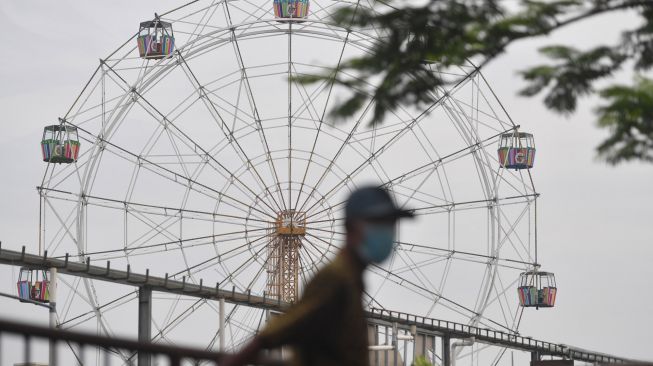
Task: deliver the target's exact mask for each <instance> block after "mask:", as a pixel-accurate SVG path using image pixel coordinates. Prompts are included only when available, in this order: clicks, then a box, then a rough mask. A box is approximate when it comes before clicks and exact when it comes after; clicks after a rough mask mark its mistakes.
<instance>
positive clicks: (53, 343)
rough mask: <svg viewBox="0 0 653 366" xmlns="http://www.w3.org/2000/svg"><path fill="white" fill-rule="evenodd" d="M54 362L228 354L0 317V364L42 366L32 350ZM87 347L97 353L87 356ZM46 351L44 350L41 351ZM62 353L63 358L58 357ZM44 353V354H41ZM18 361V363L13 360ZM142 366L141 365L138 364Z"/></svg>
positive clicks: (184, 359) (213, 358) (172, 363)
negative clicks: (141, 356) (57, 328)
mask: <svg viewBox="0 0 653 366" xmlns="http://www.w3.org/2000/svg"><path fill="white" fill-rule="evenodd" d="M37 348H40V349H38V351H40V352H38V353H39V355H40V356H41V357H44V358H46V360H47V359H50V360H51V361H50V362H49V366H57V365H67V366H68V365H71V366H72V365H80V366H82V365H98V366H109V365H112V364H117V365H136V364H137V363H136V358H137V357H136V355H148V356H149V357H150V359H151V361H150V364H152V365H169V366H180V365H219V364H220V360H222V359H223V358H224V357H225V356H227V354H225V353H219V352H212V351H207V350H202V349H196V348H190V347H179V346H172V345H170V344H160V343H146V342H138V341H135V340H130V339H125V338H114V337H111V338H110V337H104V336H99V335H94V334H88V333H82V332H71V331H65V330H56V329H50V328H46V327H42V326H37V325H31V324H25V323H18V322H14V321H9V320H0V366H5V365H6V366H11V365H16V364H20V365H45V363H44V362H43V361H44V360H36V358H37V357H34V355H33V353H34V351H35V350H37ZM89 349H91V351H92V352H94V353H95V354H96V356H95V357H85V356H88V354H89V353H91V352H89ZM43 351H45V352H43ZM61 353H65V356H66V357H61V356H64V355H61ZM43 354H46V355H47V356H43ZM16 361H18V362H16ZM255 364H256V365H261V366H283V365H285V363H283V362H281V361H277V360H272V359H263V358H261V359H258V360H257V362H256V363H255ZM139 366H141V365H139Z"/></svg>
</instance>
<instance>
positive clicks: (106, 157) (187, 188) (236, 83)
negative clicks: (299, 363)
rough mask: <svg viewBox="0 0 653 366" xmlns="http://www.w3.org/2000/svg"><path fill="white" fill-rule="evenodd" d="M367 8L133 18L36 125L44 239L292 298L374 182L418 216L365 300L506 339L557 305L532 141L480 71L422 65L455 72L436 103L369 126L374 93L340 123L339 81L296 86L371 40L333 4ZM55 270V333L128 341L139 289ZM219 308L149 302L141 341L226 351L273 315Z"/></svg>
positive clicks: (328, 0) (374, 271)
mask: <svg viewBox="0 0 653 366" xmlns="http://www.w3.org/2000/svg"><path fill="white" fill-rule="evenodd" d="M372 3H373V2H367V1H332V0H313V1H311V2H310V8H309V3H308V1H305V0H302V1H279V0H276V1H274V2H273V1H271V0H251V1H243V0H222V1H210V0H207V1H194V2H191V3H189V4H187V5H185V6H181V7H179V8H177V9H174V10H173V11H170V12H167V13H163V14H160V15H156V16H155V17H154V18H153V19H150V20H145V21H143V22H142V23H141V24H140V27H139V31H138V33H136V34H134V35H133V36H132V37H131V38H129V39H127V40H126V42H125V43H124V44H123V45H122V46H120V47H119V48H118V49H117V50H116V51H114V52H113V53H111V54H110V55H109V56H108V57H106V58H104V59H103V60H101V62H100V64H99V65H98V67H97V69H96V70H95V72H94V73H93V75H92V76H91V78H90V80H89V81H88V83H87V84H86V85H85V86H84V88H83V90H82V92H81V93H80V94H79V96H77V98H76V99H75V101H74V103H73V105H72V107H71V108H70V109H69V110H68V111H67V113H66V114H65V115H64V116H63V117H61V120H60V123H59V124H57V125H53V126H48V127H47V128H46V131H50V132H49V133H50V135H52V136H47V138H46V136H44V143H43V154H44V160H45V161H46V162H47V165H46V166H47V167H46V169H45V173H44V176H43V182H42V184H41V185H40V187H39V194H40V200H41V206H42V214H41V218H40V220H41V228H42V229H41V235H40V237H41V239H40V240H41V244H42V246H43V248H45V249H47V250H48V253H49V255H50V256H62V255H64V254H65V253H67V252H69V253H74V254H77V255H79V259H80V260H85V258H86V257H91V259H92V260H93V261H94V262H95V261H99V262H103V261H107V260H110V261H111V265H112V267H113V266H115V267H118V268H120V267H121V266H122V267H126V266H127V265H128V264H129V265H130V266H131V268H132V269H133V270H134V271H136V270H138V269H140V270H141V271H144V270H145V268H148V269H149V270H150V273H152V274H156V273H158V274H159V275H163V274H164V273H165V274H167V275H168V276H170V278H174V279H181V278H182V277H183V278H184V280H185V281H189V282H194V283H199V281H200V279H203V280H204V281H205V283H220V286H224V287H225V288H233V289H235V290H237V291H240V292H250V293H252V294H257V295H263V294H264V293H265V294H266V296H268V297H273V298H278V299H280V300H282V301H289V302H292V301H295V300H296V299H297V298H298V297H299V296H300V294H301V290H302V288H303V286H304V285H305V284H306V282H307V281H309V280H310V278H311V277H312V276H313V274H314V273H315V271H317V270H318V269H319V268H320V267H321V266H323V265H324V264H325V263H327V262H328V261H330V260H331V259H332V258H333V257H334V255H335V253H337V251H338V248H339V247H340V246H341V245H342V243H343V240H344V228H343V225H342V224H343V215H344V202H345V200H346V198H347V196H348V194H349V193H350V192H351V191H352V190H354V189H355V188H356V187H358V186H361V185H363V184H370V183H372V184H377V185H379V186H382V187H384V188H386V189H387V190H388V191H389V192H390V193H391V194H392V195H393V196H394V199H395V200H396V201H397V203H398V204H399V205H400V206H402V207H404V208H406V209H410V210H412V211H413V212H414V213H415V215H416V219H415V220H413V221H411V222H406V223H403V222H402V223H401V225H400V227H399V230H398V237H397V241H396V245H395V248H394V252H393V255H392V256H391V258H390V259H389V260H388V261H387V262H386V263H384V264H382V265H378V266H372V267H371V268H370V269H369V271H368V273H367V274H366V278H365V280H366V291H365V298H364V305H365V307H366V308H368V309H372V308H374V309H379V308H381V309H392V310H400V311H403V312H407V313H413V314H417V315H421V316H428V317H433V318H440V319H447V320H451V321H457V322H462V323H468V324H470V325H478V326H483V327H488V328H492V329H500V330H503V331H509V332H516V331H517V329H518V327H519V323H520V320H521V317H522V313H523V308H524V307H525V306H536V305H539V306H542V307H545V305H550V306H552V305H553V301H554V300H553V298H554V297H555V293H553V295H552V296H553V297H552V296H551V295H550V293H551V291H554V290H550V289H549V287H546V288H545V289H544V290H546V299H544V300H542V299H539V300H538V299H537V297H538V294H537V291H543V289H542V288H538V286H539V287H541V285H539V283H540V280H539V279H540V277H542V276H545V275H546V273H544V272H537V270H538V268H539V264H538V262H537V240H536V238H537V236H536V234H537V232H536V200H537V196H538V195H537V193H536V191H535V187H534V183H533V180H532V177H531V172H530V170H529V168H531V167H532V166H533V159H534V152H535V149H534V145H533V140H532V136H531V135H529V134H526V133H524V132H520V129H519V126H518V125H516V124H515V123H514V122H513V121H512V120H511V119H510V117H509V116H508V114H507V112H506V111H505V109H504V108H503V106H502V105H501V103H500V102H499V101H498V99H497V98H496V96H495V94H494V93H493V91H492V89H491V88H490V86H489V84H488V82H487V80H486V79H485V77H484V76H483V75H482V74H481V72H480V71H479V70H478V69H477V68H476V67H475V65H473V64H472V63H467V64H463V65H459V66H456V67H448V68H443V67H441V66H440V65H438V63H437V61H435V60H434V61H433V62H431V63H429V65H428V66H429V68H430V70H431V71H432V72H433V73H438V74H440V75H442V76H443V77H445V78H446V79H448V80H455V81H456V82H455V83H451V84H449V85H447V86H444V87H442V88H440V89H437V90H434V91H433V96H432V97H433V100H434V101H435V102H434V103H433V104H432V105H430V106H428V107H426V108H424V109H421V110H420V109H416V108H413V107H408V106H399V108H397V110H396V111H395V112H394V113H392V114H390V115H389V116H388V117H387V118H386V120H385V122H384V123H383V124H381V125H373V126H371V125H370V124H369V121H370V119H371V114H372V113H371V111H372V110H373V109H374V106H375V100H374V99H373V98H371V97H368V98H367V100H366V101H365V107H364V108H363V110H362V112H361V113H360V114H359V115H358V116H356V118H354V119H352V120H350V121H347V122H342V123H337V124H334V123H332V121H331V120H330V119H329V114H328V112H329V108H330V106H332V105H333V104H334V103H335V102H337V101H339V100H341V99H342V98H343V97H344V96H345V95H348V94H347V93H350V91H348V90H346V89H344V88H343V87H341V86H339V85H337V84H334V83H333V81H328V80H327V81H322V82H318V83H314V84H300V83H298V82H296V77H300V76H311V75H318V74H320V75H321V74H324V73H329V72H331V73H332V74H333V77H335V76H336V74H338V73H344V71H342V70H339V65H340V63H341V62H343V61H344V60H347V59H349V58H351V57H355V56H357V55H361V54H364V53H366V52H370V49H371V48H372V47H373V45H374V44H376V43H377V42H383V40H384V37H385V35H384V33H383V32H382V31H380V30H377V29H356V28H352V27H349V26H346V25H337V24H334V23H333V22H332V21H331V14H333V12H334V11H335V10H336V9H338V8H339V7H341V6H348V7H353V8H359V7H366V8H371V9H374V10H377V11H383V10H384V9H383V5H382V4H374V6H372ZM135 28H136V27H135ZM346 76H347V77H351V78H356V75H346ZM375 82H376V81H375V80H366V84H365V85H367V86H368V87H369V89H366V90H358V92H359V93H363V94H365V95H369V92H370V90H371V89H372V88H373V87H374V83H375ZM64 134H65V136H64ZM72 134H74V137H71V136H72ZM497 150H499V154H497ZM520 274H522V276H520ZM528 276H530V277H528ZM526 277H528V278H530V280H526V281H524V278H526ZM520 279H521V282H520ZM61 281H62V282H61V283H60V285H59V296H60V299H59V309H58V321H59V325H60V327H61V328H64V329H68V328H83V329H94V330H97V331H98V332H100V333H103V334H115V333H129V332H132V333H133V330H130V329H132V326H133V323H134V322H133V321H134V319H135V312H134V311H133V309H135V305H134V304H136V303H137V301H138V295H137V293H136V292H135V291H133V290H126V289H125V288H124V287H120V286H117V285H116V286H112V285H108V284H106V283H99V282H95V281H92V280H88V279H74V278H73V279H71V278H67V277H65V276H63V278H62V279H61ZM533 281H537V283H538V284H537V285H533ZM550 287H551V288H553V287H554V286H550ZM518 288H519V289H520V292H518V291H517V289H518ZM533 288H534V291H535V293H534V295H533V296H534V297H533V299H531V298H530V296H531V290H532V289H533ZM524 289H526V290H524ZM517 294H519V297H518V296H517ZM524 296H525V297H524ZM540 296H541V295H540ZM529 299H530V300H529ZM543 301H544V302H546V304H545V303H544V302H543ZM520 305H521V306H520ZM217 311H218V309H217V307H216V305H215V304H213V303H212V302H211V301H208V300H197V299H190V298H184V297H178V296H170V295H161V296H159V297H157V298H156V299H155V304H154V309H153V324H152V329H153V335H154V338H153V341H156V342H182V343H184V342H188V340H189V335H192V341H193V342H195V343H196V344H197V343H200V344H201V345H203V346H205V347H207V348H213V347H215V346H216V341H217V337H218V333H219V332H225V334H226V337H227V340H228V347H229V349H233V348H236V347H238V346H239V345H241V344H242V343H243V342H245V341H246V340H248V339H249V338H250V337H251V336H252V334H254V333H255V332H256V331H257V330H258V329H260V328H261V327H262V326H264V324H265V320H266V316H267V314H266V313H265V311H263V310H259V309H255V308H248V307H245V306H235V305H234V306H227V326H226V327H225V329H219V328H218V327H217V320H216V321H212V320H211V319H217V316H218V315H217ZM484 349H485V348H484V347H483V346H474V347H473V348H472V352H471V353H479V352H485V351H484ZM469 354H470V353H467V354H461V355H460V357H464V356H465V355H469ZM117 357H123V358H125V357H127V356H126V355H118V356H117Z"/></svg>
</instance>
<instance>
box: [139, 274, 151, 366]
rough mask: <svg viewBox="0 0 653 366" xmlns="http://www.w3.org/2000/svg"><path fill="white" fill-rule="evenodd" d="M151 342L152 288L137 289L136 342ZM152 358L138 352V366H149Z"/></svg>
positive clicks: (142, 287)
mask: <svg viewBox="0 0 653 366" xmlns="http://www.w3.org/2000/svg"><path fill="white" fill-rule="evenodd" d="M151 340H152V288H150V287H147V286H141V287H139V288H138V341H139V342H142V343H150V342H151ZM151 364H152V357H151V355H150V354H149V353H145V352H138V366H150V365H151Z"/></svg>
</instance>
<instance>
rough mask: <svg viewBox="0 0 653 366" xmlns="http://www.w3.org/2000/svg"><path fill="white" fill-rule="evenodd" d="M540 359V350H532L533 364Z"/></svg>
mask: <svg viewBox="0 0 653 366" xmlns="http://www.w3.org/2000/svg"><path fill="white" fill-rule="evenodd" d="M539 360H540V353H539V352H538V351H533V352H531V364H533V362H536V361H539Z"/></svg>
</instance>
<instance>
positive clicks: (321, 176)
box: [298, 99, 373, 218]
mask: <svg viewBox="0 0 653 366" xmlns="http://www.w3.org/2000/svg"><path fill="white" fill-rule="evenodd" d="M372 104H373V99H370V101H369V102H368V104H367V105H366V106H365V108H363V112H361V115H360V117H359V118H358V119H357V120H356V123H355V124H354V126H353V127H352V128H351V130H350V131H349V134H348V135H347V137H346V138H345V139H344V140H343V142H342V144H341V145H340V147H339V148H338V150H337V151H336V153H335V154H334V156H333V157H332V158H331V159H330V163H329V165H328V166H327V167H326V168H325V169H324V170H323V172H322V174H320V178H319V179H318V180H317V182H316V183H315V185H314V186H313V188H312V189H311V192H310V193H309V194H308V196H307V197H306V199H304V201H303V203H302V205H301V206H300V208H299V210H298V211H300V212H308V211H310V209H311V207H309V208H308V209H306V210H305V209H304V207H305V206H306V205H307V204H308V202H309V200H310V199H311V198H313V195H314V194H315V192H316V191H317V189H318V188H319V187H320V185H321V184H322V182H323V181H324V179H325V178H326V176H327V174H328V173H329V171H330V170H331V168H332V167H333V165H334V164H335V162H336V160H338V157H340V155H341V154H342V152H343V151H344V150H345V147H347V144H348V143H349V141H350V140H351V139H352V137H353V136H354V134H355V133H356V130H357V129H358V126H359V125H360V124H361V122H362V120H363V117H364V116H365V115H366V114H367V111H368V110H369V108H370V107H371V106H372ZM347 179H349V176H347V177H345V180H347ZM318 202H319V201H318ZM316 204H317V203H316ZM314 205H315V204H314ZM307 218H308V217H307Z"/></svg>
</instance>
